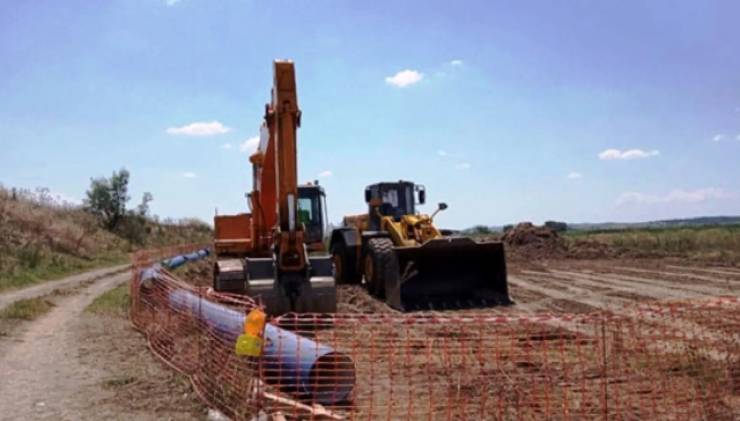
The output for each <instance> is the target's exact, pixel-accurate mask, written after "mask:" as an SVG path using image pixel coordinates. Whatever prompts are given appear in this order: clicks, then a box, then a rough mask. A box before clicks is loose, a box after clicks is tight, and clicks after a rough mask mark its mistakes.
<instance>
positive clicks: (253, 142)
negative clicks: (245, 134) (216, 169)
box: [239, 136, 260, 154]
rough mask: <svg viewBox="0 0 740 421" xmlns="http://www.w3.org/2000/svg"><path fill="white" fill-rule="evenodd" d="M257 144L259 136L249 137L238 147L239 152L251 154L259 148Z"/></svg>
mask: <svg viewBox="0 0 740 421" xmlns="http://www.w3.org/2000/svg"><path fill="white" fill-rule="evenodd" d="M259 144H260V137H259V136H254V137H250V138H249V139H247V140H245V141H244V142H242V143H241V144H240V145H239V152H242V153H250V154H251V153H253V152H254V151H256V150H257V146H259Z"/></svg>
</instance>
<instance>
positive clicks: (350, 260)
mask: <svg viewBox="0 0 740 421" xmlns="http://www.w3.org/2000/svg"><path fill="white" fill-rule="evenodd" d="M331 254H332V262H333V263H334V279H335V280H336V282H337V284H357V283H360V278H361V276H360V273H358V272H359V271H358V270H357V261H356V259H357V258H356V257H354V256H356V255H350V254H349V253H347V248H346V246H345V245H344V244H343V243H340V244H337V245H335V246H334V247H333V248H332V250H331Z"/></svg>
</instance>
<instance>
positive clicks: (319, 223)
mask: <svg viewBox="0 0 740 421" xmlns="http://www.w3.org/2000/svg"><path fill="white" fill-rule="evenodd" d="M298 220H299V221H300V222H301V223H302V224H303V226H304V227H305V231H304V235H305V237H304V241H305V242H306V244H307V245H308V246H309V249H312V247H311V245H316V246H319V245H323V241H324V233H325V232H326V194H325V193H324V189H323V187H321V186H319V185H318V184H310V183H309V184H306V185H302V186H298Z"/></svg>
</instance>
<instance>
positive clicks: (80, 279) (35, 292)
mask: <svg viewBox="0 0 740 421" xmlns="http://www.w3.org/2000/svg"><path fill="white" fill-rule="evenodd" d="M130 267H131V266H130V265H118V266H113V267H108V268H102V269H96V270H92V271H89V272H85V273H80V274H77V275H72V276H68V277H66V278H63V279H59V280H57V281H49V282H44V283H43V284H38V285H34V286H31V287H28V288H23V289H19V290H14V291H8V292H0V310H2V309H3V308H4V307H6V306H7V305H8V304H10V303H13V302H15V301H18V300H25V299H29V298H35V297H41V296H43V295H46V294H49V293H50V292H52V291H54V290H55V289H63V288H74V287H76V286H78V285H82V284H83V283H85V282H90V281H93V280H96V279H100V278H104V277H109V276H111V275H114V274H117V273H121V272H124V271H128V270H129V268H130Z"/></svg>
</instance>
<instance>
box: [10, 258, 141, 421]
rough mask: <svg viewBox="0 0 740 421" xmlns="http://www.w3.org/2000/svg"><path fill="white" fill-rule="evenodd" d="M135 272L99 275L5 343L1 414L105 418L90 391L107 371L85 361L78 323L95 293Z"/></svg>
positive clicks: (62, 417)
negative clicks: (92, 411) (91, 411)
mask: <svg viewBox="0 0 740 421" xmlns="http://www.w3.org/2000/svg"><path fill="white" fill-rule="evenodd" d="M130 277H131V275H130V274H129V273H121V274H118V275H115V276H110V277H106V278H103V279H99V280H98V281H96V282H95V283H93V284H92V285H90V286H87V287H85V288H83V289H81V290H79V291H77V292H76V293H75V294H73V295H69V296H65V297H63V298H62V299H60V300H58V301H57V302H56V306H55V307H54V308H53V309H52V310H51V311H50V312H49V313H47V314H46V315H44V316H42V317H41V318H39V319H37V320H35V321H33V322H31V323H30V325H28V327H26V328H25V329H24V330H23V331H22V332H20V333H19V334H18V335H14V336H15V337H14V338H12V341H9V342H5V343H2V344H0V350H1V351H2V352H0V373H2V374H3V377H2V383H0V408H2V409H3V411H2V413H0V418H1V419H4V420H5V419H7V420H11V419H13V420H15V419H54V420H58V419H90V418H98V417H99V416H102V417H104V416H103V415H102V414H97V415H91V414H89V413H87V412H85V411H86V410H89V408H90V406H91V404H92V403H93V402H94V400H95V398H97V396H91V395H90V393H89V391H90V390H93V389H91V388H90V387H91V386H95V385H96V384H98V383H99V382H100V381H101V376H102V373H101V372H100V370H99V369H95V368H93V367H90V366H87V365H83V364H81V363H80V361H79V358H78V357H79V355H78V353H79V343H78V336H77V335H76V333H77V331H76V326H77V325H78V324H79V323H80V319H81V315H82V312H83V311H84V310H85V308H86V307H87V306H88V305H89V304H90V303H91V302H92V301H93V300H94V299H95V297H97V296H98V295H100V294H102V293H103V292H105V291H107V290H109V289H111V288H113V287H115V286H117V285H119V284H121V283H123V282H126V281H128V280H129V279H130ZM111 346H115V344H114V343H112V344H111ZM96 389H99V388H96ZM100 393H101V394H105V393H109V392H105V391H102V390H101V391H100ZM108 415H115V414H108Z"/></svg>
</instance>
